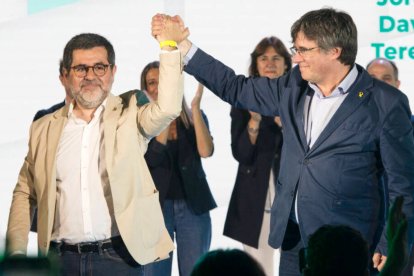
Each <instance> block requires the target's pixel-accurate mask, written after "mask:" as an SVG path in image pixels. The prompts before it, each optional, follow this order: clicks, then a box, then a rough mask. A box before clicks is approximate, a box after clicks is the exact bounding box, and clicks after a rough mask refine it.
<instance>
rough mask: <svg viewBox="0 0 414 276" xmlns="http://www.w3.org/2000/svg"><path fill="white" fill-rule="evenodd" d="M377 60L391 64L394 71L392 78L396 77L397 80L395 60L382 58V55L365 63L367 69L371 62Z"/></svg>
mask: <svg viewBox="0 0 414 276" xmlns="http://www.w3.org/2000/svg"><path fill="white" fill-rule="evenodd" d="M377 61H384V62H387V63H389V64H391V66H392V69H393V71H394V78H395V79H396V80H398V67H397V65H396V64H395V62H394V61H392V60H389V59H386V58H382V57H379V58H374V59H373V60H371V61H370V62H369V63H368V64H367V67H366V68H367V70H368V67H370V66H371V64H373V63H374V62H377Z"/></svg>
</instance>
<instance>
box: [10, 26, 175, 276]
mask: <svg viewBox="0 0 414 276" xmlns="http://www.w3.org/2000/svg"><path fill="white" fill-rule="evenodd" d="M161 39H162V38H161ZM166 45H167V46H164V47H162V51H161V54H160V84H159V98H158V101H157V102H152V103H148V104H145V105H143V106H141V107H137V105H136V103H137V102H136V98H135V95H134V93H133V92H132V93H125V94H122V95H120V96H114V95H113V94H111V93H110V91H111V86H112V83H113V81H114V76H115V73H116V65H115V53H114V50H113V47H112V45H111V44H110V42H109V41H108V40H107V39H105V38H104V37H102V36H100V35H97V34H91V33H86V34H80V35H77V36H75V37H73V38H72V39H71V40H70V41H69V42H68V43H67V45H66V47H65V50H64V55H63V66H64V71H65V75H64V77H65V79H66V82H67V84H68V86H69V88H70V91H71V93H72V96H73V99H74V100H73V102H72V103H71V104H67V105H65V106H64V107H63V108H61V109H59V110H57V111H56V112H54V113H51V114H49V115H46V116H44V117H42V118H41V119H39V120H37V121H35V122H33V124H32V126H31V128H30V140H29V150H28V153H27V156H26V158H25V161H24V164H23V166H22V168H21V171H20V174H19V178H18V181H17V185H16V187H15V189H14V192H13V201H12V205H11V209H10V215H9V223H8V229H7V251H8V252H9V253H10V254H12V255H13V254H25V253H26V248H27V243H28V233H29V229H30V224H31V221H32V217H33V209H34V208H35V207H37V208H38V218H37V219H38V246H39V252H40V253H41V254H47V253H48V252H50V251H53V252H56V253H57V254H58V256H59V259H60V261H61V267H62V273H63V274H64V275H74V274H79V275H80V274H82V275H89V274H96V275H124V274H129V273H134V274H137V275H143V270H144V266H143V265H145V264H147V263H150V262H154V261H156V260H159V259H162V258H165V257H167V256H168V253H169V252H171V251H172V250H173V243H172V241H171V239H170V237H169V235H168V233H167V231H166V229H165V226H164V220H163V216H162V212H161V209H160V205H159V200H158V191H157V190H156V188H155V186H154V183H153V180H152V178H151V175H150V173H149V171H148V168H147V165H146V162H145V160H144V153H145V151H146V149H147V143H148V141H149V139H151V138H152V137H154V136H156V135H158V134H159V133H160V132H161V131H162V130H163V129H164V128H165V127H166V126H168V125H169V124H170V122H171V121H172V120H174V119H175V118H176V117H177V116H178V115H179V114H180V110H181V102H182V97H183V91H182V73H181V71H182V68H181V57H180V53H179V51H178V50H176V47H174V45H171V43H166Z"/></svg>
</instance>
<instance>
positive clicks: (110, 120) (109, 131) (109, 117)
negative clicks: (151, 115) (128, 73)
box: [103, 94, 122, 176]
mask: <svg viewBox="0 0 414 276" xmlns="http://www.w3.org/2000/svg"><path fill="white" fill-rule="evenodd" d="M121 112H122V102H121V98H119V97H115V96H113V95H112V94H109V96H108V102H107V105H106V108H105V111H104V114H103V127H104V141H105V162H106V168H107V171H108V175H109V176H110V175H111V169H112V157H113V156H114V155H113V154H114V147H115V138H116V137H115V136H116V128H117V125H118V119H119V117H120V116H121Z"/></svg>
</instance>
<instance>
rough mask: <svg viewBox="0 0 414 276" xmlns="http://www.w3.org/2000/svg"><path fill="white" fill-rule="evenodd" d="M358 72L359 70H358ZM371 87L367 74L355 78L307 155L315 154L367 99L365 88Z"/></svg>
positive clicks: (367, 92)
mask: <svg viewBox="0 0 414 276" xmlns="http://www.w3.org/2000/svg"><path fill="white" fill-rule="evenodd" d="M358 69H359V71H360V68H358ZM370 85H372V81H371V80H370V78H367V73H366V72H365V71H363V72H362V73H360V74H359V76H358V77H357V80H356V81H355V83H354V84H353V85H352V86H351V87H350V89H349V92H348V93H349V95H348V96H347V97H346V98H345V100H344V101H343V103H342V104H341V105H340V107H339V108H338V110H337V111H336V112H335V114H334V115H333V117H332V119H331V120H330V121H329V123H328V124H327V126H326V127H325V129H324V130H323V131H322V133H321V134H320V136H319V137H318V139H317V140H316V141H315V144H314V145H313V146H312V148H311V149H310V150H309V152H308V155H309V154H311V153H312V152H315V151H316V150H317V149H318V147H319V146H320V145H321V144H322V143H323V142H324V141H325V140H326V139H327V138H328V137H329V136H330V135H331V134H332V133H333V132H334V131H335V130H336V129H337V128H338V127H339V126H340V125H341V124H342V123H343V122H344V121H345V120H346V119H347V118H348V117H349V116H350V115H351V114H352V113H354V112H355V110H356V109H357V108H358V107H359V106H360V105H361V104H362V103H363V102H364V101H365V100H366V99H367V98H368V96H369V94H370V93H371V92H370V91H368V90H367V88H369V87H370Z"/></svg>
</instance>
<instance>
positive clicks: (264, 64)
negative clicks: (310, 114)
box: [224, 36, 292, 276]
mask: <svg viewBox="0 0 414 276" xmlns="http://www.w3.org/2000/svg"><path fill="white" fill-rule="evenodd" d="M250 56H251V63H250V67H249V75H250V76H255V77H268V78H277V77H280V76H282V75H283V74H284V73H286V72H287V71H288V70H290V68H291V67H292V61H291V56H290V54H289V52H288V50H287V49H286V47H285V45H284V44H283V43H282V41H280V39H278V38H276V37H273V36H272V37H266V38H263V39H262V40H261V41H260V42H259V44H258V45H257V46H256V48H255V49H254V51H253V52H252V53H251V55H250ZM230 116H231V141H232V142H231V148H232V153H233V157H234V158H235V159H236V160H237V161H238V162H239V168H238V172H237V177H236V183H235V185H234V189H233V193H232V196H231V200H230V205H229V209H228V212H227V218H226V222H225V225H224V235H226V236H228V237H230V238H232V239H235V240H237V241H240V242H242V243H243V248H244V250H245V251H246V252H247V253H249V254H250V255H251V256H253V257H254V258H255V259H256V260H257V261H258V262H259V263H260V264H261V265H262V266H263V268H264V270H265V272H266V275H268V276H272V275H274V253H275V250H274V249H273V248H272V247H270V245H269V244H268V238H269V230H270V208H271V204H272V202H273V198H274V194H275V181H276V180H277V176H278V172H279V162H280V154H281V147H282V128H281V124H280V118H279V117H275V118H273V117H266V116H261V115H260V114H258V113H255V112H252V111H248V110H242V109H237V108H232V109H231V113H230Z"/></svg>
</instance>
